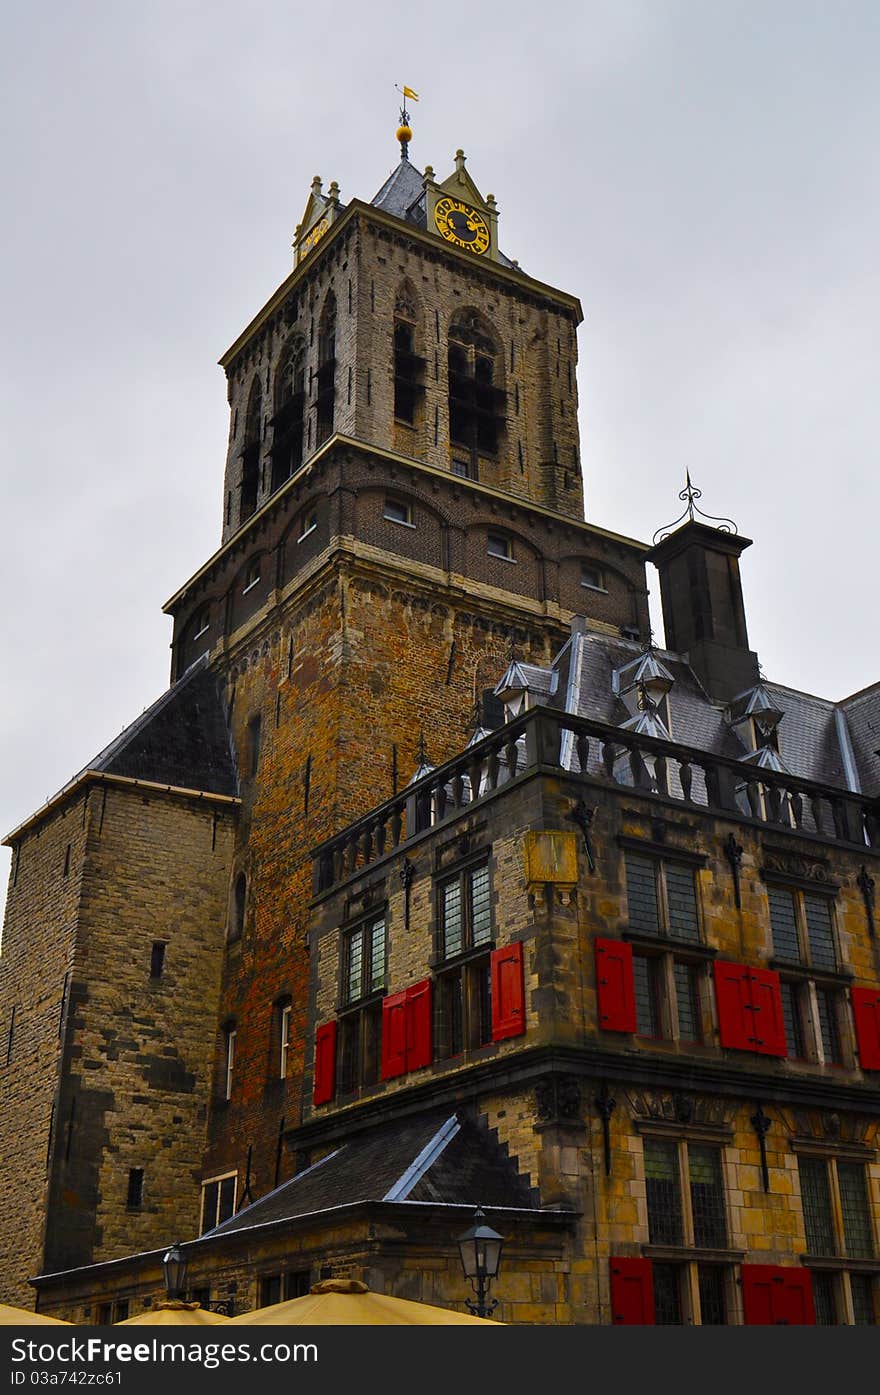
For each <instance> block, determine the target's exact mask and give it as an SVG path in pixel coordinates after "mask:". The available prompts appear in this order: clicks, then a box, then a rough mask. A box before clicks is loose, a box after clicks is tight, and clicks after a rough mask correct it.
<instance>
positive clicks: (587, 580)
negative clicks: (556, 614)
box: [559, 552, 647, 628]
mask: <svg viewBox="0 0 880 1395" xmlns="http://www.w3.org/2000/svg"><path fill="white" fill-rule="evenodd" d="M640 595H641V596H644V597H645V598H646V597H647V593H646V592H645V591H644V590H643V589H642V588H641V587H640V586H638V584H637V583H636V582H635V581H634V580H633V578H632V577H631V576H627V574H626V572H624V571H622V570H621V569H620V568H619V567H617V566H615V565H614V563H612V562H609V561H608V560H607V558H605V557H597V556H595V555H594V554H588V553H586V552H577V553H574V552H572V553H567V554H566V555H565V556H563V557H560V559H559V603H560V605H562V606H564V607H565V609H566V610H572V611H574V612H575V614H577V615H588V616H590V617H591V619H594V620H602V621H606V622H608V623H610V624H614V625H629V626H635V627H636V628H640V627H641V616H640V612H639V597H640ZM646 603H647V602H646Z"/></svg>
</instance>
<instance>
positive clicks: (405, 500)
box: [354, 481, 451, 570]
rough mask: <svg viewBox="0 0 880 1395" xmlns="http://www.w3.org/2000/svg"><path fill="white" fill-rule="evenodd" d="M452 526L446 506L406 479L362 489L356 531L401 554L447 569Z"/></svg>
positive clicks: (357, 510) (356, 533) (358, 535)
mask: <svg viewBox="0 0 880 1395" xmlns="http://www.w3.org/2000/svg"><path fill="white" fill-rule="evenodd" d="M450 526H451V520H450V518H449V516H448V515H447V514H446V512H445V511H444V510H442V509H440V508H438V507H437V505H436V503H435V502H434V501H433V500H432V499H430V498H429V497H428V496H427V495H426V494H424V493H422V491H421V490H417V489H410V488H408V487H407V485H406V484H404V483H402V482H401V483H398V482H397V481H393V482H389V483H388V484H387V485H385V484H376V485H369V486H368V487H367V488H360V489H359V490H358V494H357V500H356V503H355V522H354V530H355V535H356V536H357V537H359V538H362V539H364V540H365V541H368V542H371V543H376V544H378V546H380V547H382V548H383V549H384V550H386V551H389V552H394V553H396V554H397V555H398V556H401V557H410V558H412V559H413V560H414V561H418V562H424V563H426V564H427V565H428V566H432V567H440V568H443V569H444V570H445V569H447V568H448V566H449V562H448V544H447V534H448V530H449V528H450Z"/></svg>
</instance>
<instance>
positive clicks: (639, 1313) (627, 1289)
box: [611, 1259, 654, 1327]
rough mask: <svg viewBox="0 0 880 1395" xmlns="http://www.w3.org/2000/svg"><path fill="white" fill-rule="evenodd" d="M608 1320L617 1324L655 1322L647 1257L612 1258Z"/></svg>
mask: <svg viewBox="0 0 880 1395" xmlns="http://www.w3.org/2000/svg"><path fill="white" fill-rule="evenodd" d="M611 1321H612V1322H613V1323H617V1324H619V1325H620V1326H622V1327H623V1326H629V1327H633V1326H638V1327H647V1326H649V1325H650V1326H653V1324H654V1275H653V1272H652V1269H651V1261H650V1260H649V1259H612V1261H611Z"/></svg>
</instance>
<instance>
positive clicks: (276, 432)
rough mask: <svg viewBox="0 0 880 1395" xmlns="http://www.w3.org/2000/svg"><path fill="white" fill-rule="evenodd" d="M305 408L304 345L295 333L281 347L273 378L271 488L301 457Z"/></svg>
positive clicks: (277, 485)
mask: <svg viewBox="0 0 880 1395" xmlns="http://www.w3.org/2000/svg"><path fill="white" fill-rule="evenodd" d="M305 410H306V346H305V341H304V340H303V339H302V338H301V337H300V336H299V335H295V336H294V337H293V338H292V339H291V340H289V341H288V343H287V344H286V345H285V347H284V351H283V353H282V355H281V362H280V363H279V366H278V373H277V375H276V378H275V415H274V417H273V418H272V430H273V440H272V489H273V490H275V489H280V487H281V485H282V484H284V482H285V480H289V479H290V477H291V475H293V474H295V472H296V471H297V470H298V469H299V467H300V465H301V464H302V458H303V440H304V425H305Z"/></svg>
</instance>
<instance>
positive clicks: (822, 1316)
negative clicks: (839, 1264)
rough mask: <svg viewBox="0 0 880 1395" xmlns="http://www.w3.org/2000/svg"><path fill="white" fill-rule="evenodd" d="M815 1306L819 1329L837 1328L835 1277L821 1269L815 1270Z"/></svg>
mask: <svg viewBox="0 0 880 1395" xmlns="http://www.w3.org/2000/svg"><path fill="white" fill-rule="evenodd" d="M813 1306H814V1308H815V1309H816V1326H817V1327H836V1326H837V1303H836V1301H835V1294H834V1275H833V1274H825V1273H823V1272H822V1270H821V1269H814V1270H813Z"/></svg>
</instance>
